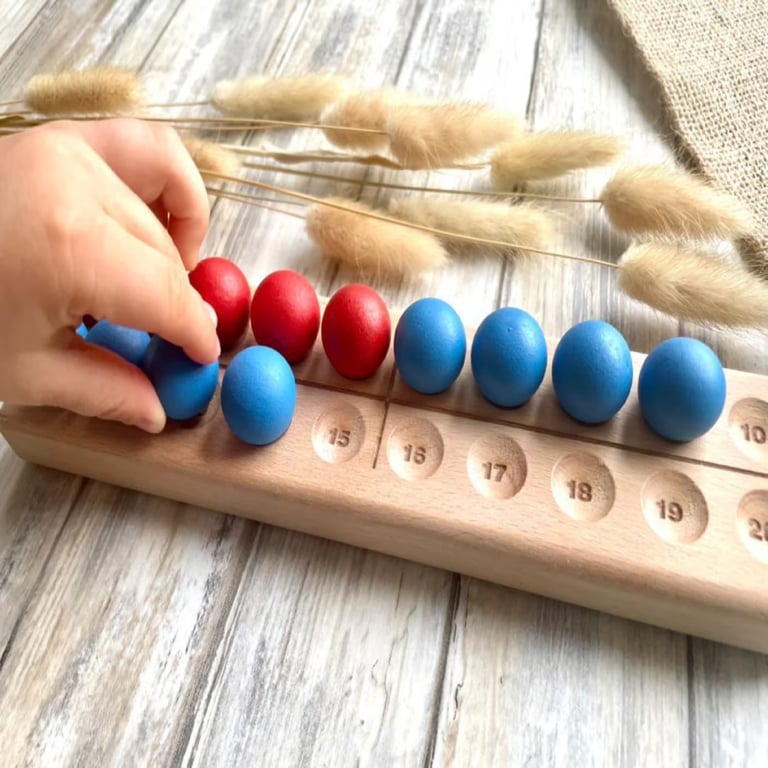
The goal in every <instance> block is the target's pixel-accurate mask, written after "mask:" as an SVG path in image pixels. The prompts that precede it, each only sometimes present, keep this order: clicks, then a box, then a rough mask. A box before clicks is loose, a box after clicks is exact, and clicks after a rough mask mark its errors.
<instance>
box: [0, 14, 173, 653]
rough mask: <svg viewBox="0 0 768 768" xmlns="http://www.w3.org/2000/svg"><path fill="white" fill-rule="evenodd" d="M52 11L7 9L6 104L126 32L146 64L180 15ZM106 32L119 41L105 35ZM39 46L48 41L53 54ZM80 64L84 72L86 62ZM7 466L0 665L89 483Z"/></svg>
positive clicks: (7, 458) (129, 58)
mask: <svg viewBox="0 0 768 768" xmlns="http://www.w3.org/2000/svg"><path fill="white" fill-rule="evenodd" d="M49 6H50V7H49ZM49 6H46V7H45V8H44V9H43V10H41V11H40V13H39V14H38V15H37V16H34V18H31V19H30V18H29V17H27V16H26V15H24V16H19V15H18V14H16V11H15V10H14V9H17V6H16V5H13V6H12V7H11V8H9V9H8V27H7V29H8V30H10V29H12V28H13V27H12V25H13V24H16V25H17V26H16V28H15V33H16V38H15V42H14V43H13V45H11V46H9V50H8V51H7V53H6V54H5V55H4V56H3V57H2V59H0V94H3V95H2V96H0V99H5V98H9V99H10V98H13V97H14V96H16V95H19V94H20V87H22V86H23V84H24V83H25V82H26V81H27V80H28V78H30V77H32V76H33V75H35V74H38V73H40V72H47V71H50V70H51V69H56V68H59V67H68V66H72V65H73V61H74V60H75V59H77V57H78V56H80V57H82V60H83V61H86V62H91V61H94V60H96V59H98V58H99V57H104V56H106V55H107V53H108V51H109V49H110V46H112V45H113V42H114V40H118V39H122V35H123V31H124V30H125V28H126V25H127V26H128V28H129V29H134V27H135V25H139V26H141V28H142V29H143V37H139V36H136V37H134V41H135V42H136V44H137V45H138V46H139V47H138V48H134V49H130V47H128V46H126V47H125V48H124V54H125V56H126V58H125V61H126V63H128V64H133V63H140V61H141V59H142V58H143V56H144V55H146V53H148V52H149V50H150V47H151V44H152V42H153V41H154V36H156V35H157V34H159V32H160V30H161V29H162V28H163V27H164V26H165V24H166V23H167V20H168V19H169V18H170V17H172V16H173V13H174V11H175V7H174V6H169V7H167V8H166V10H165V12H164V14H163V13H162V12H161V11H159V10H158V9H157V8H155V9H153V10H152V11H149V10H147V9H144V7H143V6H142V4H141V3H140V2H138V0H137V1H136V2H130V1H126V2H123V3H122V4H121V5H120V6H119V7H112V6H111V5H110V4H109V3H105V2H103V0H94V1H93V2H87V3H81V4H79V5H78V12H77V13H67V9H66V8H65V7H64V4H58V5H56V4H53V3H51V4H49ZM5 10H6V9H5V8H3V11H5ZM12 11H13V12H12ZM5 18H6V16H5V15H4V19H5ZM102 25H106V27H107V28H109V29H112V30H113V35H112V36H110V35H105V34H104V32H103V26H102ZM4 29H6V27H4ZM113 37H114V40H113ZM40 40H45V41H49V44H50V48H49V47H47V46H46V45H41V44H40V42H39V41H40ZM142 41H143V47H142ZM77 65H78V66H84V64H81V63H80V60H79V59H78V64H77ZM21 90H23V88H21ZM0 466H1V467H2V469H0V573H3V574H4V584H3V587H2V588H0V659H1V658H2V657H3V654H4V652H5V650H4V649H6V643H7V641H8V638H9V637H10V636H11V634H12V633H13V632H15V631H16V625H17V622H18V620H19V616H20V614H21V613H22V612H23V610H24V607H25V605H26V603H27V600H28V599H29V596H30V593H31V591H32V590H33V588H34V586H35V584H36V580H37V578H38V574H39V573H40V571H41V569H42V567H43V566H44V564H45V562H46V558H47V557H48V554H49V553H50V551H51V548H52V547H53V546H54V545H55V543H56V541H57V537H58V536H59V535H60V532H61V527H62V525H63V523H64V520H65V518H66V515H67V513H68V511H69V510H70V508H71V506H72V504H73V503H74V502H75V498H76V495H77V493H78V492H79V490H80V489H81V487H82V485H83V481H82V480H81V479H80V478H76V477H68V476H65V475H60V474H55V473H54V474H51V473H49V472H47V471H46V470H42V469H40V468H38V467H27V466H23V465H22V463H21V462H20V461H19V460H18V458H16V457H15V456H14V455H13V454H12V453H11V451H10V449H9V448H8V445H7V443H6V442H5V440H0ZM0 666H2V663H0Z"/></svg>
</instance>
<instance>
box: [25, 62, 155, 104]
mask: <svg viewBox="0 0 768 768" xmlns="http://www.w3.org/2000/svg"><path fill="white" fill-rule="evenodd" d="M143 98H144V97H143V88H142V86H141V82H140V81H139V78H138V77H137V76H136V74H135V73H134V72H132V71H131V70H129V69H125V68H123V67H94V68H92V69H85V70H82V71H68V72H58V73H54V74H47V75H37V76H35V77H33V78H32V79H31V80H30V81H29V82H28V83H27V87H26V91H25V96H24V101H25V103H26V104H27V106H28V107H29V108H30V109H32V110H34V111H35V112H39V113H40V114H42V115H61V114H68V113H82V114H121V113H127V112H131V111H133V110H136V109H138V108H139V107H140V106H141V105H142V102H143Z"/></svg>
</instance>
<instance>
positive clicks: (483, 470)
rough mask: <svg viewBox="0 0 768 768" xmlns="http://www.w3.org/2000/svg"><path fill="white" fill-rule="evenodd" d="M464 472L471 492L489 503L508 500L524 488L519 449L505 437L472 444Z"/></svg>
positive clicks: (524, 470) (525, 472)
mask: <svg viewBox="0 0 768 768" xmlns="http://www.w3.org/2000/svg"><path fill="white" fill-rule="evenodd" d="M467 472H468V474H469V479H470V480H471V482H472V485H473V486H474V487H475V489H476V490H477V491H478V492H479V493H481V494H482V495H483V496H487V497H488V498H489V499H509V498H511V497H512V496H514V495H515V494H517V493H518V492H519V491H520V489H521V488H522V487H523V485H525V478H526V477H527V475H528V464H527V462H526V460H525V454H524V453H523V449H522V448H521V447H520V446H519V445H518V444H517V443H516V442H515V441H514V440H513V439H512V438H511V437H507V436H506V435H500V434H490V435H484V436H483V437H480V438H478V439H477V440H475V442H474V443H472V446H471V447H470V449H469V453H468V454H467Z"/></svg>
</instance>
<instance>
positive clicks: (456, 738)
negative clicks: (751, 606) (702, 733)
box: [432, 578, 688, 766]
mask: <svg viewBox="0 0 768 768" xmlns="http://www.w3.org/2000/svg"><path fill="white" fill-rule="evenodd" d="M448 660H449V661H448V668H447V669H446V674H445V678H444V683H443V692H442V697H441V705H440V723H441V728H440V729H439V731H438V740H437V742H436V744H435V755H434V759H433V762H432V764H433V765H469V764H474V762H475V761H476V756H477V755H482V756H483V761H484V762H486V763H487V764H488V765H560V764H563V765H574V766H576V765H578V766H583V765H592V764H597V765H599V764H605V763H608V762H609V763H611V764H612V765H637V764H643V765H649V766H650V765H683V764H687V753H688V739H687V732H686V729H685V728H677V727H665V728H652V727H649V724H650V723H652V722H653V721H654V720H655V718H656V717H657V711H658V710H659V709H661V710H662V713H663V717H664V721H665V722H666V723H685V722H687V704H688V701H687V688H686V677H685V674H684V670H685V663H686V659H685V644H684V643H680V642H679V636H678V635H675V634H674V633H672V632H664V631H660V630H658V629H656V628H654V627H648V626H644V625H641V624H636V623H634V622H627V621H624V620H621V619H617V618H615V617H612V616H608V615H606V614H601V613H596V612H593V611H587V610H584V609H579V608H577V607H574V606H570V605H566V604H562V603H556V602H554V601H550V600H542V599H539V598H536V597H534V596H532V595H527V594H523V593H520V592H516V591H511V590H508V589H504V588H501V587H498V586H495V585H491V584H487V583H485V582H482V581H477V580H475V579H470V578H465V579H462V593H461V598H460V602H459V606H458V608H457V611H456V615H455V618H454V627H453V633H452V635H451V647H450V652H449V655H448ZM543 681H546V683H545V684H543ZM633 692H636V693H635V694H634V695H633ZM503 713H515V718H514V721H511V720H505V719H504V717H503ZM505 722H506V723H507V725H506V727H504V723H505ZM598 756H599V757H598Z"/></svg>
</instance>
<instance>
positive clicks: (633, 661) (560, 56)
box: [434, 3, 688, 767]
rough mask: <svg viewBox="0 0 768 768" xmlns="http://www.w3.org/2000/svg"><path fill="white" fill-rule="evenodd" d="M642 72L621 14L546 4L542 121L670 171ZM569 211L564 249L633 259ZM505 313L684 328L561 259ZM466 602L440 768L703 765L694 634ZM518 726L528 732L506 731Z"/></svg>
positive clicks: (478, 592)
mask: <svg viewBox="0 0 768 768" xmlns="http://www.w3.org/2000/svg"><path fill="white" fill-rule="evenodd" d="M606 61H608V62H609V63H610V66H606ZM642 74H643V73H642V70H640V69H639V67H638V61H637V57H636V55H635V52H634V51H633V50H632V48H631V46H630V44H629V41H628V40H627V39H626V38H624V37H622V36H621V35H620V34H618V29H617V27H616V24H615V20H614V19H613V17H612V16H611V15H610V14H609V13H608V11H607V9H605V8H602V7H601V6H599V5H598V4H595V3H592V4H590V3H554V4H552V3H545V5H544V12H543V15H542V20H541V29H540V33H539V40H538V46H537V67H536V73H535V75H534V79H533V91H532V93H531V99H530V111H529V121H530V124H531V125H532V126H533V127H534V128H536V129H540V130H546V129H559V128H576V129H581V128H592V129H594V130H598V131H607V132H612V133H619V134H621V135H624V136H627V137H628V140H629V141H630V143H631V150H630V153H631V155H633V156H635V157H641V158H643V159H644V161H653V160H661V159H664V158H665V157H666V156H667V155H668V150H666V149H665V147H664V145H663V143H662V141H661V139H660V137H659V134H658V131H657V126H656V125H654V123H656V122H657V121H658V95H657V93H656V91H655V89H654V87H653V83H652V82H651V81H650V80H649V79H647V78H645V77H643V76H642ZM502 76H503V75H502ZM610 172H611V169H601V170H594V171H589V172H579V173H576V174H573V176H572V177H571V178H568V179H565V180H559V181H557V182H550V183H548V184H537V185H535V186H533V187H532V188H534V189H536V191H546V190H548V189H549V190H553V191H554V190H557V191H558V192H564V193H565V194H572V195H575V196H578V195H580V194H581V193H583V192H584V191H585V190H597V189H599V185H600V184H601V183H603V180H604V179H606V178H607V177H608V175H609V174H610ZM586 196H590V195H589V194H588V195H586ZM553 208H554V209H555V210H557V211H562V212H564V213H565V214H566V215H567V223H566V224H565V225H564V226H563V227H562V228H561V229H560V230H559V231H558V233H557V236H556V242H555V243H554V244H553V247H554V249H555V250H557V251H559V252H562V253H572V254H576V255H585V256H590V257H592V258H600V259H608V260H615V259H616V258H617V257H618V256H619V255H620V253H621V250H622V249H623V247H625V242H626V241H622V240H621V239H620V238H618V237H617V236H616V235H614V234H612V233H610V232H609V231H608V230H607V228H606V227H605V226H604V224H603V223H602V221H601V219H600V213H599V211H597V210H596V209H595V206H589V207H585V206H579V207H576V208H574V206H572V205H571V206H570V207H568V206H566V205H562V206H553ZM554 296H557V297H558V300H553V297H554ZM501 303H502V304H503V305H514V306H520V307H522V308H523V309H525V310H527V311H528V312H530V313H531V314H533V315H534V317H536V318H537V319H539V321H540V322H541V324H542V326H543V328H544V331H545V333H546V334H548V335H551V336H553V337H558V336H560V335H562V333H564V332H565V331H566V330H568V328H570V327H571V326H572V325H573V324H575V323H576V322H579V321H581V320H585V319H588V318H591V317H597V318H600V319H604V320H607V321H609V322H612V323H613V324H615V325H616V326H617V327H618V328H619V329H620V330H621V331H622V332H623V333H624V334H625V335H626V336H627V339H628V341H629V343H630V344H631V345H632V346H633V347H634V348H635V349H643V348H647V347H648V345H649V344H651V345H652V344H653V343H655V342H657V341H660V340H661V339H662V338H664V337H665V335H668V334H670V333H674V332H675V331H676V327H677V324H676V323H675V322H674V321H669V320H664V319H660V318H658V317H656V316H655V315H654V314H653V313H651V312H648V311H644V310H643V309H641V308H638V307H635V306H628V305H627V303H626V302H623V301H622V300H621V299H620V298H619V297H618V293H617V289H616V282H615V274H614V271H613V270H608V269H606V268H601V267H596V266H593V265H588V264H582V263H578V262H572V261H562V260H558V259H548V258H547V257H542V258H538V257H535V256H534V257H530V258H528V259H526V260H525V261H523V262H522V263H518V264H513V265H510V268H509V269H508V271H507V273H506V275H505V283H504V284H503V285H502V287H501ZM460 594H461V599H460V602H459V608H458V613H457V616H456V618H455V620H454V628H455V631H454V634H453V635H452V641H451V646H450V650H449V654H448V663H447V667H446V676H445V679H444V683H443V695H442V699H441V704H440V719H439V725H438V732H437V738H436V752H435V761H434V764H435V765H465V764H467V763H468V762H470V761H471V760H472V756H473V755H475V754H477V753H478V752H479V753H480V754H483V755H484V756H485V759H487V760H488V761H489V764H498V765H573V766H580V767H581V766H590V765H596V766H599V765H605V764H611V765H648V766H654V765H682V764H686V763H687V758H688V689H687V679H688V678H687V654H686V649H687V644H686V643H687V638H686V637H685V636H683V635H677V634H674V633H670V632H665V631H663V630H659V629H656V628H652V627H645V626H640V625H637V624H635V623H632V622H628V621H624V620H620V619H616V618H612V617H606V616H602V615H599V614H596V613H593V612H591V611H586V610H581V609H577V608H574V607H572V606H568V605H565V604H563V603H559V602H556V601H545V600H542V599H539V598H534V597H531V596H527V595H520V594H517V593H515V592H510V591H505V590H500V589H499V588H497V587H495V586H491V585H488V584H483V583H480V582H477V581H475V580H473V579H467V578H462V579H461V590H460ZM609 649H610V650H609ZM502 723H509V724H512V723H514V724H515V726H514V727H508V728H507V729H506V730H505V731H500V725H501V724H502Z"/></svg>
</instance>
